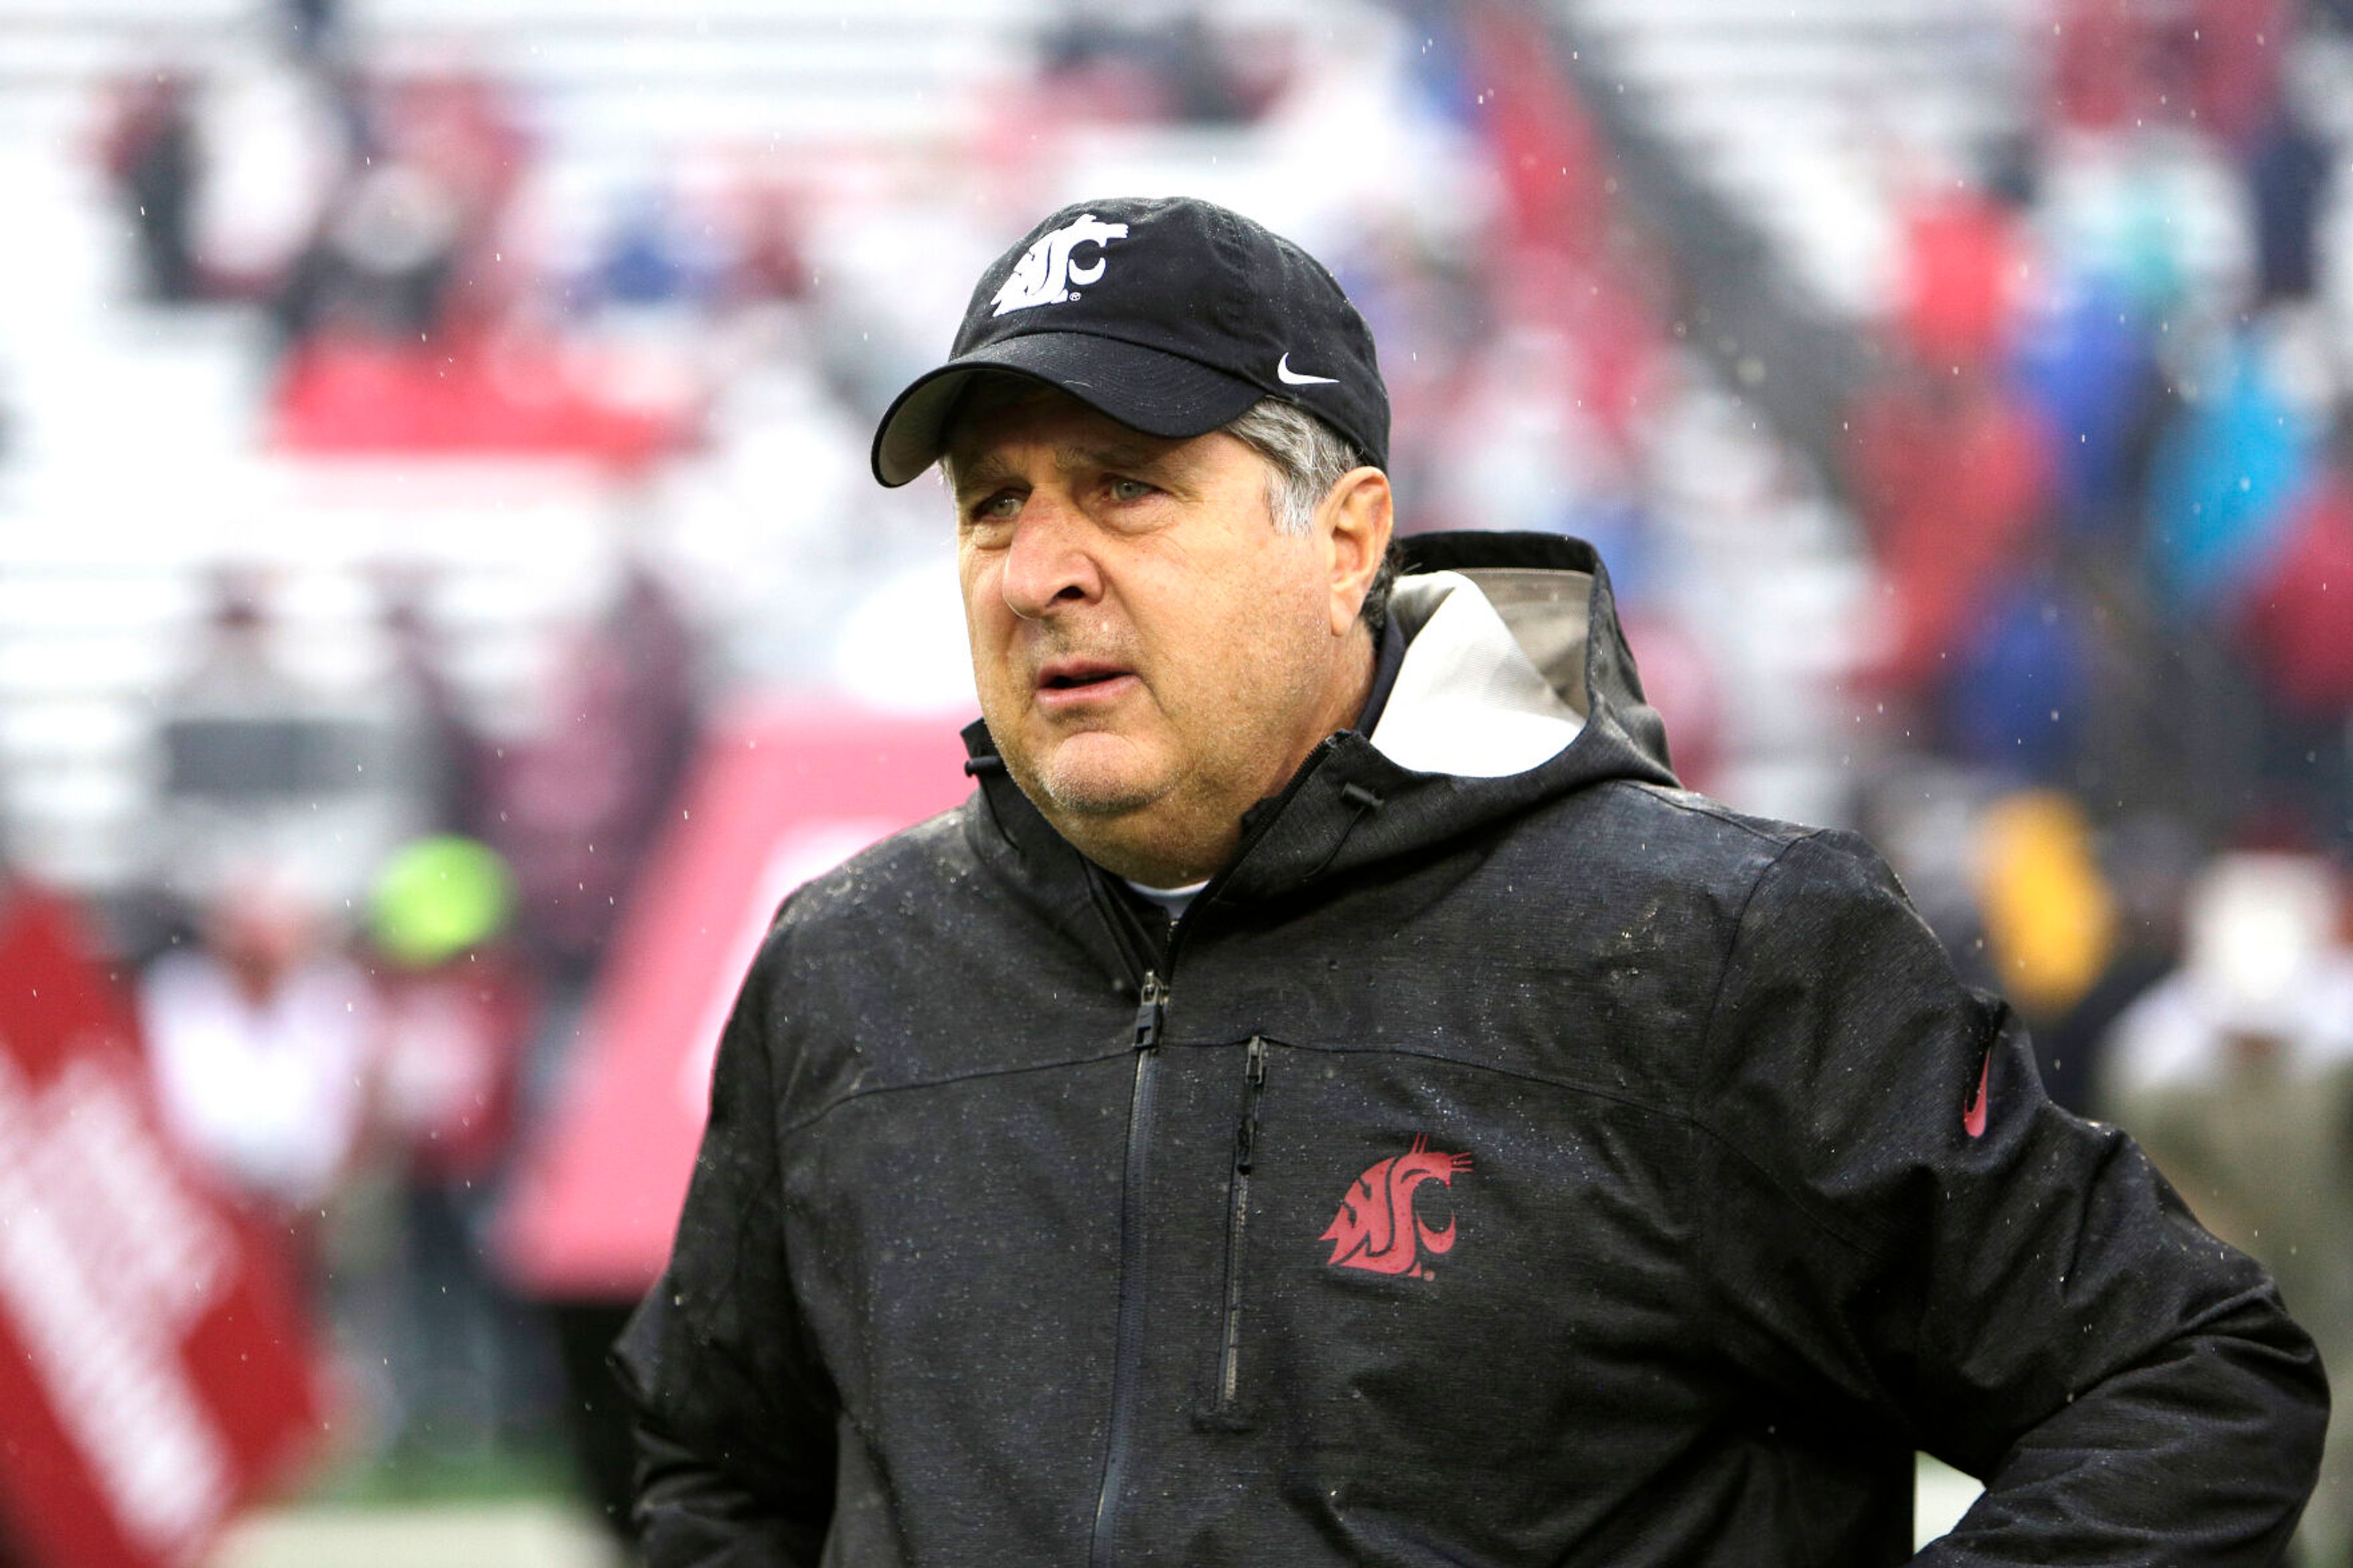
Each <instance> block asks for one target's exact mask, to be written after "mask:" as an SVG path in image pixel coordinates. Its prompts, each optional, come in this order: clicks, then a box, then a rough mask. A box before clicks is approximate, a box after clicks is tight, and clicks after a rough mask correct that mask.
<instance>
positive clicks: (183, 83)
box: [105, 70, 198, 305]
mask: <svg viewBox="0 0 2353 1568" xmlns="http://www.w3.org/2000/svg"><path fill="white" fill-rule="evenodd" d="M191 96H192V95H191V90H190V88H189V84H188V82H187V80H186V79H185V78H184V77H182V76H180V75H179V74H178V73H176V72H174V71H168V70H159V71H156V72H155V73H154V74H153V76H143V77H141V78H139V79H136V80H134V81H132V83H130V84H129V85H128V87H126V88H125V89H122V92H121V100H120V101H119V102H118V103H117V105H116V107H115V109H114V114H113V124H112V125H111V127H110V129H109V130H108V132H107V134H106V146H105V160H106V172H107V173H108V174H110V175H111V176H112V177H113V180H114V183H115V184H116V186H117V188H118V189H119V190H120V192H121V197H122V200H123V203H124V204H125V205H128V206H129V207H130V208H131V209H132V219H131V221H132V233H133V234H135V235H136V236H137V237H138V242H139V243H138V258H139V283H140V292H141V293H142V294H144V295H145V296H146V297H147V298H148V299H150V300H157V301H159V302H161V303H163V304H167V305H175V304H180V303H183V302H185V301H186V300H193V299H195V297H196V295H197V292H198V289H197V278H196V264H195V253H194V250H193V248H192V243H191V240H190V236H189V221H190V217H191V213H192V208H193V205H194V202H195V187H196V182H197V175H198V169H197V156H198V150H197V147H196V127H195V115H194V112H193V110H192V108H191V104H190V98H191Z"/></svg>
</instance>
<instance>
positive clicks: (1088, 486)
mask: <svg viewBox="0 0 2353 1568" xmlns="http://www.w3.org/2000/svg"><path fill="white" fill-rule="evenodd" d="M949 468H950V472H951V473H952V475H953V477H954V480H955V500H956V511H957V520H958V521H957V555H958V560H959V563H960V567H961V574H962V577H963V583H964V600H965V618H966V621H967V624H968V627H969V630H970V632H971V637H972V658H973V671H974V676H975V679H976V683H977V685H978V687H979V690H980V703H981V710H982V712H983V713H984V714H985V715H986V717H987V720H988V728H989V732H990V733H991V734H992V735H993V736H994V737H995V738H996V741H997V746H998V748H999V750H1000V752H1002V754H1003V756H1004V758H1005V763H1006V766H1007V767H1008V769H1009V770H1010V771H1011V773H1012V774H1013V777H1014V779H1015V781H1016V782H1017V783H1018V784H1020V785H1021V788H1022V790H1023V791H1024V792H1025V793H1026V794H1027V795H1029V797H1030V799H1031V800H1033V801H1035V802H1036V803H1037V804H1038V807H1039V810H1040V811H1042V812H1043V813H1044V814H1045V816H1046V817H1047V819H1048V820H1049V821H1050V822H1051V823H1053V825H1054V826H1055V827H1056V828H1057V829H1059V830H1060V832H1061V833H1062V835H1063V837H1067V838H1069V839H1070V840H1071V842H1072V843H1073V844H1075V845H1077V846H1078V847H1079V848H1080V849H1081V850H1082V851H1084V852H1085V853H1086V854H1088V855H1089V856H1090V857H1092V858H1093V859H1095V860H1096V861H1097V862H1098V863H1100V864H1102V865H1103V866H1106V867H1108V868H1110V869H1112V870H1113V871H1116V872H1118V873H1120V874H1121V875H1123V876H1127V877H1132V878H1134V879H1137V880H1139V881H1144V882H1147V883H1152V884H1155V885H1160V886H1172V885H1176V884H1181V883H1184V882H1187V881H1191V880H1194V879H1198V878H1201V877H1205V876H1208V875H1209V874H1210V873H1211V872H1212V871H1214V870H1216V869H1217V868H1218V867H1219V865H1221V864H1223V862H1224V860H1225V859H1226V858H1227V857H1228V856H1229V855H1230V854H1231V852H1232V849H1233V847H1234V845H1235V843H1236V841H1237V840H1238V838H1239V835H1240V816H1241V813H1242V812H1243V811H1244V810H1246V809H1247V808H1248V807H1249V806H1250V805H1251V803H1253V802H1255V801H1257V800H1259V799H1261V798H1263V797H1264V796H1265V795H1270V794H1271V793H1273V792H1274V791H1275V790H1277V789H1279V788H1281V787H1282V784H1283V783H1284V782H1285V781H1286V780H1288V778H1289V777H1290V775H1291V774H1292V773H1293V772H1294V771H1296V769H1297V768H1298V765H1299V763H1301V762H1303V760H1304V759H1305V758H1306V755H1307V753H1308V752H1309V751H1311V750H1312V749H1313V748H1314V745H1315V743H1316V742H1318V741H1320V740H1321V739H1322V738H1323V737H1324V735H1326V734H1329V733H1330V732H1331V731H1333V730H1335V729H1338V728H1342V727H1345V725H1346V724H1348V723H1349V722H1350V721H1352V720H1353V719H1354V718H1355V716H1356V704H1357V703H1359V702H1361V700H1362V698H1363V691H1364V684H1365V679H1366V674H1367V672H1368V670H1369V651H1368V650H1369V642H1368V639H1366V637H1364V636H1363V635H1362V633H1361V631H1358V630H1357V629H1356V627H1355V626H1353V625H1352V624H1351V623H1350V621H1349V620H1348V619H1346V618H1345V617H1341V616H1335V610H1334V602H1335V587H1334V580H1335V560H1334V553H1335V547H1334V544H1333V541H1332V538H1331V535H1330V531H1328V530H1325V529H1319V530H1316V531H1311V532H1310V533H1309V534H1308V535H1307V536H1305V537H1294V536H1292V535H1289V534H1286V533H1284V532H1282V531H1281V530H1280V529H1278V528H1277V527H1276V525H1275V522H1274V519H1273V517H1272V515H1271V512H1270V510H1269V509H1268V505H1267V472H1268V470H1267V465H1266V463H1265V460H1264V459H1263V458H1261V457H1260V456H1259V455H1258V454H1257V453H1256V452H1254V451H1252V450H1251V449H1250V447H1247V446H1245V445H1243V444H1242V443H1241V442H1240V441H1238V440H1236V439H1234V438H1233V437H1230V436H1228V435H1225V434H1223V433H1222V432H1219V433H1213V434H1210V435H1208V436H1201V437H1194V438H1193V439H1190V440H1181V441H1172V440H1165V439H1162V438H1159V437H1150V436H1145V435H1141V434H1139V433H1137V432H1136V431H1134V430H1131V429H1129V428H1128V427H1127V426H1124V425H1120V424H1118V423H1116V422H1115V421H1113V420H1111V419H1108V418H1106V417H1104V416H1103V415H1101V414H1098V413H1096V412H1095V411H1094V410H1092V409H1091V408H1088V407H1086V406H1085V405H1082V404H1080V403H1078V402H1076V401H1074V400H1073V399H1071V398H1069V397H1066V396H1064V395H1061V394H1060V393H1055V392H1051V391H1048V390H1045V389H1039V390H1038V391H1035V392H1031V393H1028V394H1025V395H1019V396H1017V397H1014V398H1012V399H1010V400H998V401H996V402H995V403H994V404H993V405H983V407H982V408H981V409H980V411H978V412H977V413H976V414H974V415H972V416H970V417H968V418H966V419H965V420H963V421H962V422H961V424H960V426H959V428H958V430H957V432H956V438H955V442H954V443H953V445H952V447H951V450H950V457H949ZM1384 542H1385V541H1384ZM1343 564H1345V563H1343ZM1353 615H1354V605H1353V603H1351V604H1350V605H1348V606H1347V616H1353ZM1335 621H1336V622H1337V624H1336V625H1335ZM1352 633H1353V634H1354V635H1353V636H1351V635H1350V634H1352Z"/></svg>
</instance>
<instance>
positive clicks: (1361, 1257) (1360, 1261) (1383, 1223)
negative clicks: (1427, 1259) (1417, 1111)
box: [1316, 1133, 1471, 1279]
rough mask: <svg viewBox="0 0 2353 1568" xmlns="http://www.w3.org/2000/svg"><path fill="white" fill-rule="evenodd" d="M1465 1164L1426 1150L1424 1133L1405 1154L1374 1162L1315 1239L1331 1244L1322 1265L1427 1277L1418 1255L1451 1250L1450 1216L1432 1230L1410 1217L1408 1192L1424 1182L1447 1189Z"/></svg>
mask: <svg viewBox="0 0 2353 1568" xmlns="http://www.w3.org/2000/svg"><path fill="white" fill-rule="evenodd" d="M1470 1168H1471V1156H1470V1155H1468V1154H1442V1153H1440V1152H1437V1151H1436V1150H1433V1149H1432V1148H1430V1137H1429V1135H1428V1134H1427V1133H1424V1134H1423V1135H1421V1136H1420V1137H1418V1138H1416V1139H1415V1140H1414V1141H1413V1147H1412V1148H1411V1149H1410V1150H1409V1152H1406V1153H1403V1154H1399V1155H1397V1156H1395V1157H1393V1158H1391V1159H1387V1160H1377V1161H1375V1162H1374V1163H1373V1165H1372V1167H1371V1168H1370V1169H1369V1170H1367V1171H1366V1173H1364V1174H1363V1175H1361V1176H1358V1177H1357V1178H1356V1182H1355V1184H1353V1185H1351V1186H1350V1187H1349V1189H1348V1193H1347V1195H1346V1196H1345V1197H1344V1198H1342V1199H1341V1200H1340V1212H1339V1213H1338V1214H1336V1215H1333V1216H1332V1227H1331V1228H1330V1229H1329V1230H1326V1231H1325V1232H1324V1234H1323V1235H1322V1236H1320V1237H1317V1238H1316V1239H1317V1240H1319V1241H1328V1242H1330V1243H1331V1244H1332V1256H1331V1257H1330V1258H1326V1259H1325V1260H1324V1261H1325V1263H1326V1264H1327V1265H1331V1266H1335V1267H1337V1268H1362V1269H1364V1270H1366V1272H1367V1273H1372V1274H1408V1275H1411V1276H1412V1277H1413V1278H1415V1279H1428V1278H1430V1269H1429V1268H1428V1267H1427V1266H1426V1265H1425V1264H1423V1262H1422V1261H1421V1255H1422V1254H1423V1253H1424V1252H1427V1253H1429V1254H1430V1255H1431V1256H1432V1257H1436V1256H1439V1255H1440V1254H1443V1253H1446V1252H1450V1251H1451V1250H1453V1247H1454V1222H1453V1221H1452V1220H1451V1219H1450V1220H1448V1221H1447V1222H1446V1226H1445V1228H1444V1229H1442V1230H1432V1229H1431V1228H1430V1226H1426V1225H1424V1224H1422V1223H1421V1221H1420V1220H1419V1219H1417V1218H1415V1217H1414V1212H1413V1190H1414V1188H1416V1187H1418V1186H1419V1185H1421V1184H1422V1183H1424V1182H1436V1183H1438V1184H1440V1185H1441V1186H1450V1187H1451V1186H1452V1185H1453V1184H1454V1178H1455V1177H1456V1176H1457V1175H1459V1174H1461V1173H1462V1172H1464V1171H1467V1170H1469V1169H1470ZM1417 1243H1418V1244H1419V1245H1417Z"/></svg>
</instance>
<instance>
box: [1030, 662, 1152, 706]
mask: <svg viewBox="0 0 2353 1568" xmlns="http://www.w3.org/2000/svg"><path fill="white" fill-rule="evenodd" d="M1133 678H1134V671H1133V670H1130V669H1125V668H1121V667H1120V666H1118V665H1115V664H1100V663H1096V662H1094V661H1092V660H1090V659H1057V660H1055V661H1054V662H1053V663H1051V664H1049V665H1047V666H1046V667H1045V668H1042V669H1040V670H1039V672H1038V689H1039V692H1040V693H1042V694H1048V695H1049V700H1053V698H1054V697H1056V696H1060V700H1064V701H1074V700H1083V699H1084V698H1086V697H1088V696H1090V695H1095V694H1102V695H1106V696H1107V695H1109V694H1110V693H1111V692H1112V691H1113V689H1116V688H1117V687H1118V686H1119V684H1120V683H1121V682H1123V681H1125V680H1128V679H1133ZM1061 694H1067V695H1066V696H1065V695H1061Z"/></svg>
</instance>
